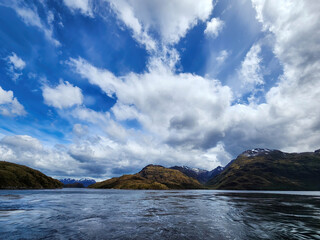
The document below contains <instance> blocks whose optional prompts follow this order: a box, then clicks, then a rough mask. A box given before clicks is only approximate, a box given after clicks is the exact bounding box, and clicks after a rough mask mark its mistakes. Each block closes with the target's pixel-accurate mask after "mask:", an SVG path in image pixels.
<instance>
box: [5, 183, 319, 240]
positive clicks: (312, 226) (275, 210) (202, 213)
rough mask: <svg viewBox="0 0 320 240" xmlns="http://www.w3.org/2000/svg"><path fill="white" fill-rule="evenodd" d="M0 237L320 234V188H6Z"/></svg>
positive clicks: (302, 236)
mask: <svg viewBox="0 0 320 240" xmlns="http://www.w3.org/2000/svg"><path fill="white" fill-rule="evenodd" d="M0 239H192V240H195V239H320V192H280V193H279V192H245V191H207V190H194V191H193V190H192V191H190V190H189V191H131V190H96V189H62V190H20V191H19V190H17V191H12V190H11V191H7V190H1V191H0Z"/></svg>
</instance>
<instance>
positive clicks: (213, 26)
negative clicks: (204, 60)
mask: <svg viewBox="0 0 320 240" xmlns="http://www.w3.org/2000/svg"><path fill="white" fill-rule="evenodd" d="M223 27H224V22H223V21H222V20H221V19H220V18H212V19H211V20H210V21H208V22H207V27H206V29H205V30H204V33H205V34H206V35H208V36H212V37H214V38H216V37H218V35H219V33H220V32H221V30H222V29H223Z"/></svg>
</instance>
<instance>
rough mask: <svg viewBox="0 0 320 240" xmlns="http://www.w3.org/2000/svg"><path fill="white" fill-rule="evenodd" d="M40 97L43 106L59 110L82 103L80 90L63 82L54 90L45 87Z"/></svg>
mask: <svg viewBox="0 0 320 240" xmlns="http://www.w3.org/2000/svg"><path fill="white" fill-rule="evenodd" d="M42 96H43V98H44V102H45V104H47V105H49V106H52V107H55V108H59V109H62V108H69V107H72V106H74V105H80V104H82V101H83V95H82V92H81V89H80V88H78V87H77V86H73V85H72V84H70V83H69V82H63V81H61V82H60V84H59V85H58V86H56V87H54V88H51V87H49V86H47V85H45V86H44V87H43V88H42Z"/></svg>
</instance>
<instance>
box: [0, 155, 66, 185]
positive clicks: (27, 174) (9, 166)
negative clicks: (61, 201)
mask: <svg viewBox="0 0 320 240" xmlns="http://www.w3.org/2000/svg"><path fill="white" fill-rule="evenodd" d="M62 186H63V184H62V183H61V182H59V181H58V180H56V179H53V178H51V177H48V176H46V175H44V174H43V173H41V172H39V171H37V170H34V169H32V168H29V167H26V166H23V165H19V164H15V163H10V162H4V161H0V189H44V188H61V187H62Z"/></svg>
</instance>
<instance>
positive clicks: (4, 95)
mask: <svg viewBox="0 0 320 240" xmlns="http://www.w3.org/2000/svg"><path fill="white" fill-rule="evenodd" d="M0 114H1V115H5V116H18V115H25V114H26V112H25V110H24V107H23V106H22V105H21V104H20V103H19V102H18V100H17V98H15V97H14V96H13V92H12V91H6V90H4V89H2V88H1V87H0Z"/></svg>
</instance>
